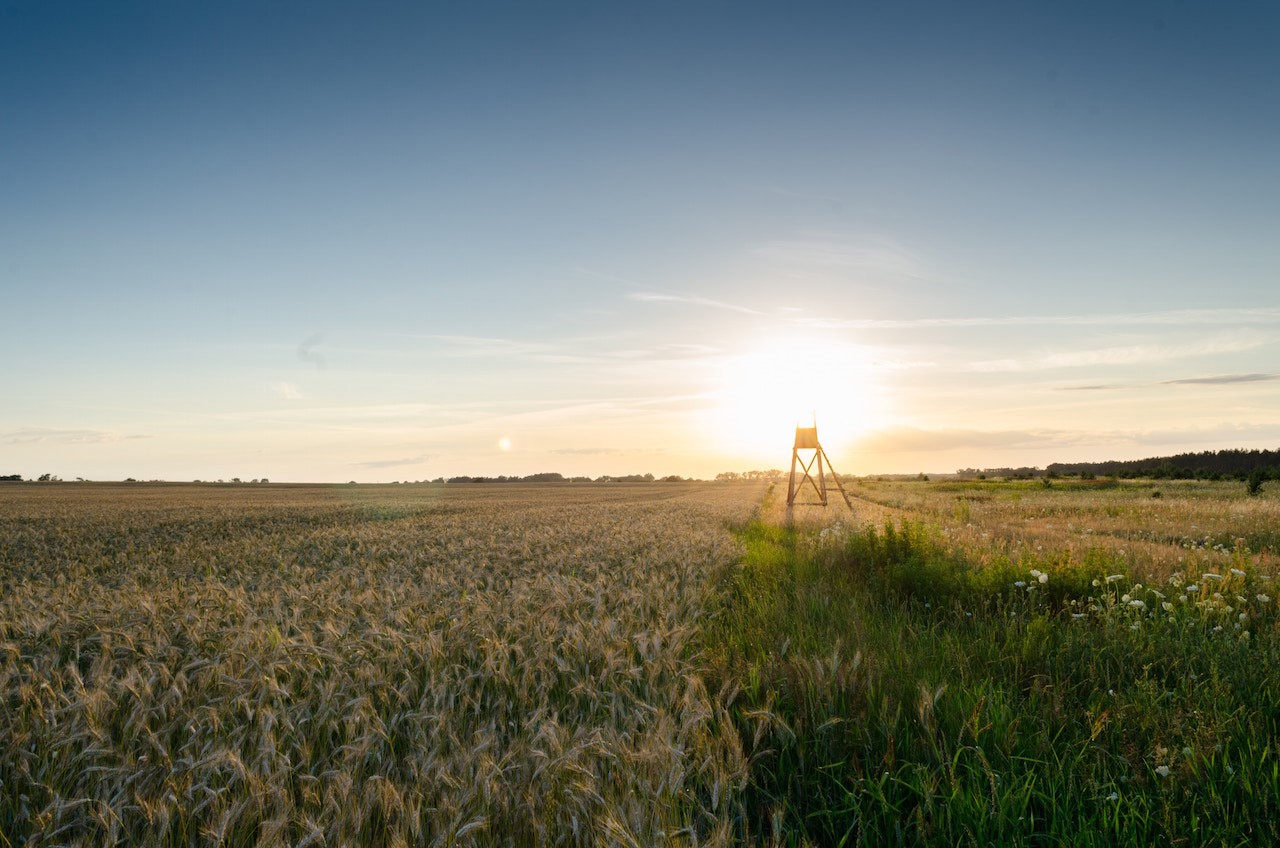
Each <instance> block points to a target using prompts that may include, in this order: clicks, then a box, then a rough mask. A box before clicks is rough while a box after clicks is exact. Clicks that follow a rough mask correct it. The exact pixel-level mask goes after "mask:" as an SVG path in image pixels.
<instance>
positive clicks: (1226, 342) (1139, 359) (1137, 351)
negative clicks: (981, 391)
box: [967, 333, 1275, 373]
mask: <svg viewBox="0 0 1280 848" xmlns="http://www.w3.org/2000/svg"><path fill="white" fill-rule="evenodd" d="M1274 340H1275V339H1274V337H1272V336H1269V335H1264V334H1261V333H1236V334H1233V335H1231V336H1216V337H1211V338H1207V339H1203V340H1201V341H1199V342H1195V343H1191V344H1182V345H1122V346H1116V347H1106V348H1094V349H1090V350H1076V351H1064V352H1061V353H1052V354H1048V355H1046V356H1041V357H1037V358H1034V359H991V360H984V361H980V362H972V363H970V364H969V366H968V369H967V370H969V371H975V372H980V373H999V372H1017V371H1043V370H1049V369H1054V368H1079V367H1085V366H1091V365H1109V366H1114V365H1139V364H1149V363H1155V362H1168V361H1172V360H1176V359H1189V358H1192V357H1197V356H1213V355H1217V354H1223V353H1240V352H1243V351H1248V350H1256V349H1257V348H1260V347H1263V346H1264V345H1267V344H1270V343H1271V342H1273V341H1274Z"/></svg>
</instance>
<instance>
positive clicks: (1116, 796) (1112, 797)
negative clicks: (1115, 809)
mask: <svg viewBox="0 0 1280 848" xmlns="http://www.w3.org/2000/svg"><path fill="white" fill-rule="evenodd" d="M1107 800H1108V801H1119V800H1120V793H1119V792H1112V793H1111V794H1110V795H1108V796H1107Z"/></svg>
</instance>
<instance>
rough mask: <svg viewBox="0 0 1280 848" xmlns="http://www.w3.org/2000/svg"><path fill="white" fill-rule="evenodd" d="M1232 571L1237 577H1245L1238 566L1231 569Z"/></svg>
mask: <svg viewBox="0 0 1280 848" xmlns="http://www.w3.org/2000/svg"><path fill="white" fill-rule="evenodd" d="M1231 573H1232V574H1234V575H1235V576H1236V577H1244V572H1243V571H1241V570H1240V569H1238V568H1233V569H1231Z"/></svg>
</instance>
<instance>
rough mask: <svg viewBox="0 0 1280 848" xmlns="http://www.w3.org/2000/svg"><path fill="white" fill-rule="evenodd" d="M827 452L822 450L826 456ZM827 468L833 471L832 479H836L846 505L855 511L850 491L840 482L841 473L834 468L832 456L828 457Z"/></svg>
mask: <svg viewBox="0 0 1280 848" xmlns="http://www.w3.org/2000/svg"><path fill="white" fill-rule="evenodd" d="M826 453H827V452H826V451H825V450H824V451H823V452H822V454H823V456H826ZM827 468H828V469H830V471H831V479H833V480H835V481H836V486H837V487H838V488H839V489H840V496H841V497H842V498H844V502H845V505H846V506H847V507H849V510H850V511H851V512H852V511H853V501H851V500H850V499H849V493H848V492H846V491H845V490H844V483H842V482H840V475H839V474H837V473H836V470H835V469H834V468H832V467H831V459H830V458H828V459H827Z"/></svg>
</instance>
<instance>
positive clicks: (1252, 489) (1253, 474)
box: [1245, 468, 1267, 498]
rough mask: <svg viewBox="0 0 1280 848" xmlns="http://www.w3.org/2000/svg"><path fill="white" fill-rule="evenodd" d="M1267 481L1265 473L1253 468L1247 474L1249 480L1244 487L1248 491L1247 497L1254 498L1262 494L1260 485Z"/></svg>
mask: <svg viewBox="0 0 1280 848" xmlns="http://www.w3.org/2000/svg"><path fill="white" fill-rule="evenodd" d="M1266 479H1267V473H1266V472H1265V471H1263V470H1262V469H1261V468H1255V469H1253V470H1252V471H1250V472H1249V479H1248V481H1246V483H1245V486H1246V488H1247V489H1248V491H1249V496H1250V497H1254V498H1256V497H1257V496H1258V495H1260V494H1262V483H1263V481H1264V480H1266Z"/></svg>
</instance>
